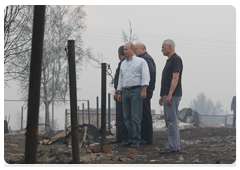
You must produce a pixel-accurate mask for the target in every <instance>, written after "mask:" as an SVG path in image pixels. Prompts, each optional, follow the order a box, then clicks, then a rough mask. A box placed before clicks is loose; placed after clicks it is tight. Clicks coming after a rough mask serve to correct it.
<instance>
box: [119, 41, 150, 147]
mask: <svg viewBox="0 0 240 170" xmlns="http://www.w3.org/2000/svg"><path fill="white" fill-rule="evenodd" d="M134 51H135V47H134V44H132V43H127V44H126V45H125V46H124V54H125V56H126V59H125V60H124V61H123V62H122V64H121V67H120V73H119V80H118V87H117V90H118V101H119V102H122V105H123V115H124V122H125V124H126V126H127V130H128V142H127V143H123V145H126V146H131V147H138V146H139V144H140V142H141V122H142V104H143V99H145V98H146V97H147V87H148V85H149V81H150V74H149V69H148V65H147V62H146V61H145V60H144V59H142V58H139V57H136V55H135V54H134Z"/></svg>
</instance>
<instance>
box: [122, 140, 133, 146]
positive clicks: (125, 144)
mask: <svg viewBox="0 0 240 170" xmlns="http://www.w3.org/2000/svg"><path fill="white" fill-rule="evenodd" d="M120 145H121V146H131V145H132V143H130V142H127V141H122V143H121V144H120Z"/></svg>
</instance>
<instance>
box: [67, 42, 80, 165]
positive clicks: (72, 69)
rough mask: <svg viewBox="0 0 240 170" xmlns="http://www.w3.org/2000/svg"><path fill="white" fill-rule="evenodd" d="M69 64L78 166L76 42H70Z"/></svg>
mask: <svg viewBox="0 0 240 170" xmlns="http://www.w3.org/2000/svg"><path fill="white" fill-rule="evenodd" d="M68 63H69V87H70V106H71V133H72V156H73V163H74V164H78V163H79V161H80V157H79V133H78V132H79V127H78V121H77V87H76V86H77V85H76V68H75V42H74V41H73V40H68Z"/></svg>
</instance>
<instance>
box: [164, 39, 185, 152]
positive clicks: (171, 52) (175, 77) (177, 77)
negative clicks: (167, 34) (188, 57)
mask: <svg viewBox="0 0 240 170" xmlns="http://www.w3.org/2000/svg"><path fill="white" fill-rule="evenodd" d="M162 53H163V55H164V56H167V57H168V59H167V61H166V64H165V67H164V68H163V71H162V81H161V92H160V99H159V104H160V106H163V107H164V117H165V122H166V125H167V128H168V146H167V147H166V148H165V149H162V150H160V154H163V153H174V152H177V151H179V150H180V134H179V125H178V105H179V102H180V100H181V96H182V83H181V81H182V71H183V64H182V59H181V58H180V57H179V56H178V55H177V54H176V53H175V43H174V41H173V40H170V39H168V40H165V41H164V42H163V44H162Z"/></svg>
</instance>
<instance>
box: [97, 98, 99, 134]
mask: <svg viewBox="0 0 240 170" xmlns="http://www.w3.org/2000/svg"><path fill="white" fill-rule="evenodd" d="M98 107H99V106H98V97H97V128H98V129H99V111H98Z"/></svg>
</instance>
